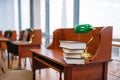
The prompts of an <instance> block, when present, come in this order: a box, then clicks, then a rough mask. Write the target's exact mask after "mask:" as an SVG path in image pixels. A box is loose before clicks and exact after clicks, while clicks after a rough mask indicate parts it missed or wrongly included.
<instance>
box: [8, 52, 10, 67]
mask: <svg viewBox="0 0 120 80" xmlns="http://www.w3.org/2000/svg"><path fill="white" fill-rule="evenodd" d="M8 68H10V54H9V52H8Z"/></svg>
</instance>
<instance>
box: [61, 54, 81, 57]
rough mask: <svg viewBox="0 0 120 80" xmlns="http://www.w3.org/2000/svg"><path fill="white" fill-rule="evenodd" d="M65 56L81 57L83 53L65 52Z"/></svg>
mask: <svg viewBox="0 0 120 80" xmlns="http://www.w3.org/2000/svg"><path fill="white" fill-rule="evenodd" d="M63 57H64V58H81V53H75V54H72V53H69V54H68V53H63Z"/></svg>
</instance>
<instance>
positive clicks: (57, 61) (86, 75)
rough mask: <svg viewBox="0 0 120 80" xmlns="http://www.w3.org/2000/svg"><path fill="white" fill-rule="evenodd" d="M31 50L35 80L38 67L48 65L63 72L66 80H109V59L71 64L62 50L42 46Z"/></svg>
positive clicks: (46, 66)
mask: <svg viewBox="0 0 120 80" xmlns="http://www.w3.org/2000/svg"><path fill="white" fill-rule="evenodd" d="M31 51H32V52H33V58H32V60H33V64H32V65H33V80H36V79H35V70H36V69H38V68H39V69H42V68H48V67H49V68H53V69H55V70H56V71H59V72H63V73H64V80H87V79H89V80H107V65H108V60H106V61H100V62H99V61H98V62H87V61H86V64H85V65H69V64H66V63H65V61H64V60H63V54H62V50H55V49H45V48H42V49H31ZM41 74H42V73H41ZM60 79H61V78H60Z"/></svg>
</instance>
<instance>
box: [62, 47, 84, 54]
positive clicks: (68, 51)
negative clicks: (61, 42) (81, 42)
mask: <svg viewBox="0 0 120 80" xmlns="http://www.w3.org/2000/svg"><path fill="white" fill-rule="evenodd" d="M63 52H65V53H84V49H68V48H63Z"/></svg>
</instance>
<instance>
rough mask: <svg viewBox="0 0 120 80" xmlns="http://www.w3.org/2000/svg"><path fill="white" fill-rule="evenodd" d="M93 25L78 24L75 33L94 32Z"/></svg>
mask: <svg viewBox="0 0 120 80" xmlns="http://www.w3.org/2000/svg"><path fill="white" fill-rule="evenodd" d="M92 29H93V28H92V25H90V24H78V25H77V26H76V27H75V29H74V31H75V33H87V32H90V31H91V30H92Z"/></svg>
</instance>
